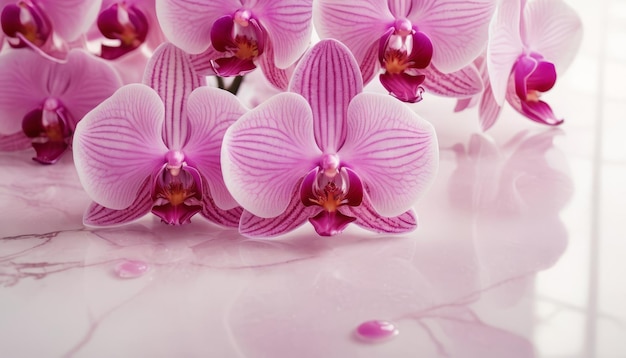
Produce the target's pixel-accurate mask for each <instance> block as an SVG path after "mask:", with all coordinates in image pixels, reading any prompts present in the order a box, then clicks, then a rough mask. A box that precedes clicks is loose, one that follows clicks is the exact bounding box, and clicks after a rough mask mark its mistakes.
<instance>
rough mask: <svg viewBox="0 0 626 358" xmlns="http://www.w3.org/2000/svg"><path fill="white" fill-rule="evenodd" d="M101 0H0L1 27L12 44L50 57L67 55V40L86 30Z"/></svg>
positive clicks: (93, 19) (94, 18) (61, 57)
mask: <svg viewBox="0 0 626 358" xmlns="http://www.w3.org/2000/svg"><path fill="white" fill-rule="evenodd" d="M101 3H102V0H0V9H1V11H2V16H1V19H0V21H1V22H2V30H3V31H4V33H5V34H6V35H7V39H8V42H9V44H10V45H11V46H12V47H15V48H22V47H30V48H32V49H34V50H35V51H37V52H39V53H40V54H42V55H44V56H49V58H51V59H63V60H65V57H66V56H67V53H68V51H69V48H70V46H69V45H68V43H70V42H72V41H75V40H77V39H79V37H80V36H81V35H83V34H84V33H86V32H87V30H88V29H89V27H90V26H91V25H92V24H93V22H94V21H95V20H96V17H97V16H98V9H100V5H101Z"/></svg>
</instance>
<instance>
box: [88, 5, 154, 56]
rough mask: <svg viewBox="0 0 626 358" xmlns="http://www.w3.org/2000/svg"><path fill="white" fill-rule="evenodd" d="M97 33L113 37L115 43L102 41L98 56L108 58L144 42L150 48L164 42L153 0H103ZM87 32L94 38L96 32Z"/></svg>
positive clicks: (124, 52)
mask: <svg viewBox="0 0 626 358" xmlns="http://www.w3.org/2000/svg"><path fill="white" fill-rule="evenodd" d="M97 28H98V31H97V32H98V34H101V35H100V36H104V37H106V38H107V39H111V40H116V41H117V42H118V43H117V44H115V45H111V44H106V43H105V44H102V45H101V52H100V56H101V57H102V58H105V59H108V60H112V59H116V58H119V57H120V56H123V55H125V54H127V53H129V52H131V51H134V50H135V49H137V48H139V47H140V46H141V45H143V44H146V45H147V46H148V49H149V50H150V51H154V50H155V49H156V48H157V47H158V46H159V45H160V44H161V43H163V42H165V35H163V32H162V31H161V27H160V25H159V22H158V20H157V17H156V8H155V0H123V1H119V0H104V1H103V2H102V9H101V11H100V14H99V15H98V21H97ZM93 32H94V31H92V33H91V34H90V38H92V39H94V38H97V35H98V34H94V33H93Z"/></svg>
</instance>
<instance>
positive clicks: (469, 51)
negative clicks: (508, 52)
mask: <svg viewBox="0 0 626 358" xmlns="http://www.w3.org/2000/svg"><path fill="white" fill-rule="evenodd" d="M495 6H496V1H495V0H476V1H453V0H425V1H413V6H412V7H411V12H410V13H409V15H408V16H407V18H408V19H409V20H411V21H412V22H413V24H414V25H417V27H418V28H419V30H420V31H422V32H424V33H426V34H427V35H428V37H429V38H430V40H431V41H432V44H433V58H432V63H433V64H434V65H435V66H437V68H438V69H439V70H440V71H442V72H444V73H449V72H454V71H457V70H460V69H461V68H463V67H465V66H467V65H468V64H469V63H470V62H472V61H473V60H474V59H475V58H476V57H477V56H478V55H480V53H481V52H482V51H483V50H484V48H485V43H486V41H487V37H488V27H489V21H490V20H491V17H492V15H493V11H494V10H495Z"/></svg>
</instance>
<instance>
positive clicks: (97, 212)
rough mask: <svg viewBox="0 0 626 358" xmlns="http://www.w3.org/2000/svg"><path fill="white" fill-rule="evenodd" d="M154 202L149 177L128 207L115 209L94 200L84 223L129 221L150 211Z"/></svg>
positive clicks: (103, 224)
mask: <svg viewBox="0 0 626 358" xmlns="http://www.w3.org/2000/svg"><path fill="white" fill-rule="evenodd" d="M152 204H153V200H152V198H151V197H150V179H149V178H147V179H146V180H145V181H144V182H143V184H142V185H141V187H140V189H139V191H138V192H137V198H136V199H135V201H133V203H132V204H130V206H129V207H128V208H126V209H122V210H114V209H109V208H107V207H104V206H102V205H100V204H98V203H96V202H92V203H91V204H90V205H89V207H88V208H87V210H86V211H85V214H84V215H83V224H85V225H87V226H95V227H98V226H112V225H121V224H125V223H129V222H131V221H135V220H137V219H139V218H141V217H143V216H144V215H146V214H147V213H149V212H150V209H151V208H152Z"/></svg>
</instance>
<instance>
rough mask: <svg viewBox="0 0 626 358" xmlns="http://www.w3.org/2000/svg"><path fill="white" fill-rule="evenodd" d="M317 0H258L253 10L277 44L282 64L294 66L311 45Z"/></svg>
mask: <svg viewBox="0 0 626 358" xmlns="http://www.w3.org/2000/svg"><path fill="white" fill-rule="evenodd" d="M312 3H313V0H282V1H276V0H258V1H257V3H256V4H255V5H254V7H253V9H252V11H253V13H254V15H256V16H257V17H258V19H259V22H260V23H261V25H262V26H263V28H265V30H266V31H267V34H268V36H269V38H270V40H271V41H272V43H273V46H274V58H273V59H272V60H273V61H275V63H276V66H277V67H278V68H282V69H285V68H287V67H289V66H291V65H292V64H293V63H294V62H296V60H297V59H298V58H300V56H302V54H303V53H304V51H305V50H306V49H307V48H308V47H309V43H310V41H311V33H312V31H313V25H312V23H311V17H312V11H313V10H312V7H313V4H312Z"/></svg>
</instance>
